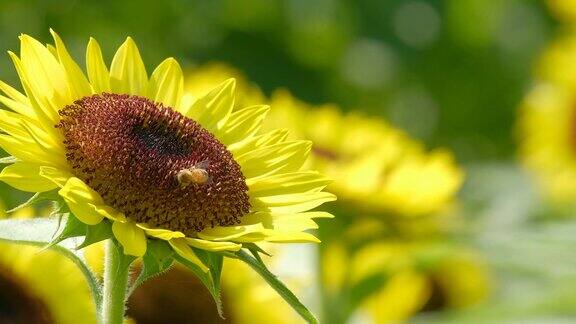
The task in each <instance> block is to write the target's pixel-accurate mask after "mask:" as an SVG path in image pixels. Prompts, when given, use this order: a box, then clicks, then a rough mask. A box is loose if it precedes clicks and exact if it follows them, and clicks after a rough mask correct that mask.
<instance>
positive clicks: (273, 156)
mask: <svg viewBox="0 0 576 324" xmlns="http://www.w3.org/2000/svg"><path fill="white" fill-rule="evenodd" d="M311 147H312V144H311V143H310V142H309V141H292V142H284V143H278V144H274V145H270V146H265V147H260V148H256V149H255V150H252V151H250V152H248V153H245V154H243V155H241V156H239V157H237V158H236V161H237V162H238V164H240V166H241V167H242V173H243V174H244V176H246V178H252V177H258V176H262V177H264V176H270V175H273V174H277V173H280V172H294V171H298V169H300V168H301V167H302V165H303V164H304V162H305V161H306V159H307V157H308V154H309V153H310V148H311Z"/></svg>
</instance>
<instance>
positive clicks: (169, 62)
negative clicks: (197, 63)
mask: <svg viewBox="0 0 576 324" xmlns="http://www.w3.org/2000/svg"><path fill="white" fill-rule="evenodd" d="M183 91H184V77H183V76H182V69H181V68H180V65H179V64H178V62H177V61H176V60H175V59H173V58H167V59H166V60H164V62H162V63H160V65H158V67H157V68H156V69H155V70H154V72H152V75H151V76H150V83H149V84H148V98H150V99H152V100H153V101H154V102H160V103H162V104H164V106H167V107H171V108H172V109H177V107H179V106H180V100H181V98H182V92H183Z"/></svg>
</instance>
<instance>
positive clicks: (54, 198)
mask: <svg viewBox="0 0 576 324" xmlns="http://www.w3.org/2000/svg"><path fill="white" fill-rule="evenodd" d="M61 200H62V199H61V197H60V196H59V195H58V192H57V191H56V190H50V191H44V192H37V193H35V194H34V195H33V196H32V197H30V198H29V199H28V200H27V201H26V202H24V203H22V204H20V205H18V206H16V207H14V208H12V209H10V210H7V211H6V213H8V214H11V213H13V212H16V211H18V210H21V209H23V208H27V207H31V206H34V205H36V204H39V203H41V202H47V201H50V202H55V203H59V201H61Z"/></svg>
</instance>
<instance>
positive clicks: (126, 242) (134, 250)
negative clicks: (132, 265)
mask: <svg viewBox="0 0 576 324" xmlns="http://www.w3.org/2000/svg"><path fill="white" fill-rule="evenodd" d="M112 232H114V237H116V239H117V240H118V242H120V244H122V246H123V247H124V253H125V254H129V255H133V256H137V257H140V256H143V255H144V254H145V253H146V243H147V242H146V234H145V233H144V230H142V229H141V228H139V227H138V226H136V224H135V223H134V222H130V221H128V222H124V223H122V222H113V223H112Z"/></svg>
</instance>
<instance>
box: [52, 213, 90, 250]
mask: <svg viewBox="0 0 576 324" xmlns="http://www.w3.org/2000/svg"><path fill="white" fill-rule="evenodd" d="M65 206H66V205H64V207H62V209H63V210H61V212H58V213H56V214H53V216H54V217H55V218H57V219H58V228H57V230H56V233H54V235H53V239H52V240H51V241H50V242H48V243H47V244H46V245H45V246H43V247H42V251H43V250H47V249H49V248H51V247H52V246H54V245H57V244H59V243H60V242H62V241H64V240H66V239H69V238H73V237H80V236H84V235H85V234H86V231H87V229H86V227H87V226H88V225H86V224H84V223H82V222H81V221H80V220H78V218H76V217H74V215H72V214H71V213H70V212H69V211H64V210H65V209H66V207H65ZM59 209H60V208H59ZM63 219H65V224H64V227H61V226H62V225H61V224H62V220H63ZM60 228H62V229H60ZM74 249H75V250H79V248H78V247H74Z"/></svg>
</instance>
